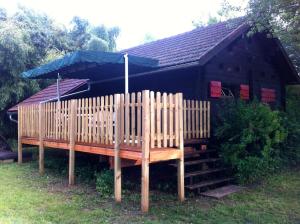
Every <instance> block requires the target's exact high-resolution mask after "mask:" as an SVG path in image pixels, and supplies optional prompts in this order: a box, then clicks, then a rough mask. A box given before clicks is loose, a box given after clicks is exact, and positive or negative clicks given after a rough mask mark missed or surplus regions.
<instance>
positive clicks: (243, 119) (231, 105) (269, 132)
mask: <svg viewBox="0 0 300 224" xmlns="http://www.w3.org/2000/svg"><path fill="white" fill-rule="evenodd" d="M226 103H227V104H224V105H222V107H223V108H222V110H219V111H220V114H219V116H218V119H217V126H216V131H215V136H216V138H217V141H218V142H219V145H220V150H221V152H220V154H221V156H222V157H223V158H224V161H225V162H226V163H227V164H229V165H230V166H231V167H232V168H233V170H234V171H235V172H236V176H237V178H238V180H239V181H240V182H242V183H251V182H254V181H257V180H259V179H261V178H263V177H265V176H267V175H269V174H270V173H272V172H273V171H274V170H275V169H276V168H277V167H278V166H279V162H280V157H279V155H280V152H279V151H280V149H279V144H280V143H282V142H283V141H284V140H285V137H286V130H285V129H284V127H283V125H282V122H283V121H282V118H281V116H280V113H279V112H278V111H272V110H271V109H270V108H269V107H268V106H266V105H263V104H261V103H259V102H258V101H257V100H254V101H253V102H251V103H245V102H243V101H230V102H226Z"/></svg>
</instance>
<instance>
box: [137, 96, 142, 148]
mask: <svg viewBox="0 0 300 224" xmlns="http://www.w3.org/2000/svg"><path fill="white" fill-rule="evenodd" d="M141 114H142V95H141V92H138V93H137V146H138V147H140V146H141V137H142V136H141V128H142V125H141V123H142V117H141Z"/></svg>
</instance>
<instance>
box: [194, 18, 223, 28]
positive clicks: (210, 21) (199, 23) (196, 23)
mask: <svg viewBox="0 0 300 224" xmlns="http://www.w3.org/2000/svg"><path fill="white" fill-rule="evenodd" d="M218 22H221V18H220V17H217V16H212V15H209V16H208V19H207V21H203V20H194V21H193V22H192V23H193V25H194V26H195V27H205V26H208V25H212V24H215V23H218Z"/></svg>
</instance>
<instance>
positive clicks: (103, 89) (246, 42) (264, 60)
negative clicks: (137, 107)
mask: <svg viewBox="0 0 300 224" xmlns="http://www.w3.org/2000/svg"><path fill="white" fill-rule="evenodd" d="M271 41H272V40H271V39H267V38H265V37H263V36H261V35H256V36H254V37H251V38H249V37H247V36H243V37H240V38H239V39H237V40H236V41H235V42H234V43H232V44H231V45H230V46H228V47H227V48H225V49H223V50H222V51H221V52H220V53H219V54H217V56H215V57H214V58H213V59H211V60H210V61H209V62H208V63H207V64H206V65H205V66H203V67H192V68H188V69H181V70H176V71H171V72H164V73H157V74H152V75H145V76H141V77H136V78H130V80H129V90H130V92H137V91H141V90H144V89H149V90H153V91H160V92H173V93H176V92H182V93H183V94H184V97H185V98H187V99H203V100H207V99H208V100H211V101H212V102H217V101H218V100H219V99H215V98H211V97H210V89H209V84H210V81H221V83H222V86H224V87H228V88H231V89H232V90H233V93H234V94H235V96H236V98H238V97H239V87H240V85H241V84H246V85H249V86H250V96H251V98H252V99H253V98H254V97H256V98H257V99H259V100H260V98H261V96H260V95H261V88H271V89H275V91H276V102H275V103H272V104H273V105H272V106H281V105H282V104H283V102H284V101H285V99H284V89H285V88H284V81H282V80H281V76H282V75H280V70H279V69H278V65H276V60H275V59H274V55H276V49H273V48H272V47H271V48H266V46H267V45H270V43H271ZM270 46H271V45H270ZM266 49H267V50H266ZM273 51H274V52H275V53H274V52H273ZM122 92H124V80H119V81H114V82H107V83H99V84H97V85H92V90H91V92H90V93H88V94H87V95H89V96H99V95H106V94H114V93H122Z"/></svg>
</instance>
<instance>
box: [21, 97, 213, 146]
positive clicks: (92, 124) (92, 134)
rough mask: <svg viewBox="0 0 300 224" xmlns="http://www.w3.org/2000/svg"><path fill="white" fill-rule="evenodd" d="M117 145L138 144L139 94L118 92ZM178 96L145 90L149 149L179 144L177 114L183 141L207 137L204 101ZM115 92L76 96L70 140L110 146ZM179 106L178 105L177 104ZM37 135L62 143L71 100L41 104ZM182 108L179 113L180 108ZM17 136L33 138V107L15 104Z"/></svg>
mask: <svg viewBox="0 0 300 224" xmlns="http://www.w3.org/2000/svg"><path fill="white" fill-rule="evenodd" d="M119 96H120V106H119V107H120V121H119V124H120V141H121V144H125V145H128V146H135V147H140V146H141V142H142V126H143V119H142V113H143V111H144V106H143V102H142V93H141V92H138V93H131V94H125V95H124V94H120V95H119ZM181 96H182V94H166V93H163V94H161V93H159V92H157V93H154V92H150V96H149V109H150V114H149V115H150V117H149V119H150V147H151V148H162V147H178V146H179V119H180V116H179V114H180V113H182V114H183V133H184V139H200V138H209V137H210V102H208V101H196V100H184V101H183V102H182V97H181ZM115 98H116V95H115V96H113V95H110V96H102V97H95V98H85V99H77V100H75V101H76V132H75V141H76V142H82V143H99V144H108V145H112V144H113V143H114V141H115V139H114V136H115V119H116V118H115V113H116V110H117V105H116V103H115ZM180 105H182V106H180ZM41 108H42V112H41V114H42V116H43V120H42V122H43V126H44V134H43V136H42V137H43V139H53V140H64V141H68V140H69V137H70V119H69V118H70V113H71V100H68V101H61V102H49V103H44V104H42V105H41ZM182 110H183V112H182ZM19 118H20V134H21V136H24V137H33V138H39V105H24V106H20V107H19Z"/></svg>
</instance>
